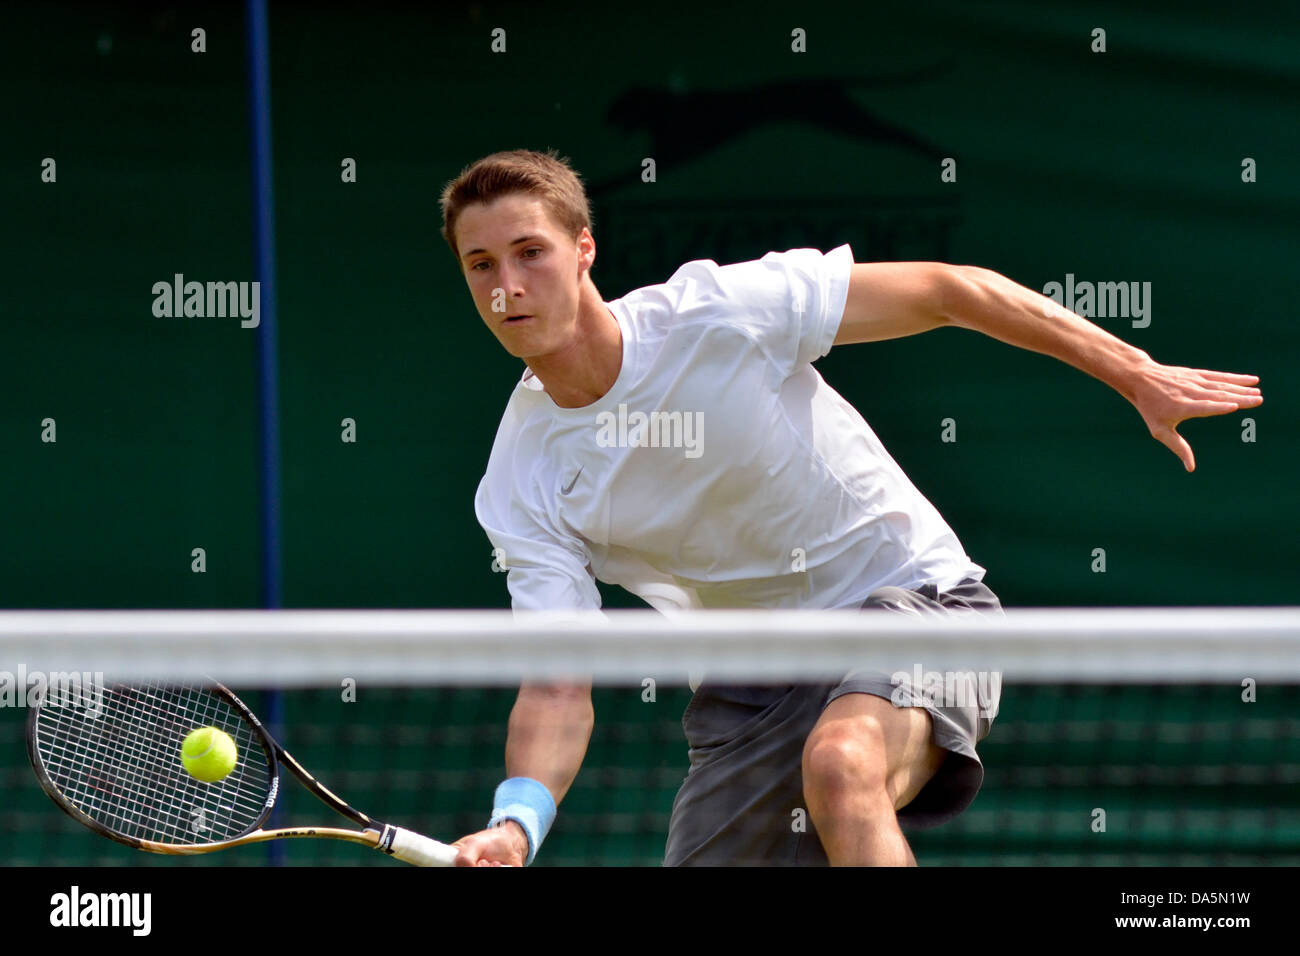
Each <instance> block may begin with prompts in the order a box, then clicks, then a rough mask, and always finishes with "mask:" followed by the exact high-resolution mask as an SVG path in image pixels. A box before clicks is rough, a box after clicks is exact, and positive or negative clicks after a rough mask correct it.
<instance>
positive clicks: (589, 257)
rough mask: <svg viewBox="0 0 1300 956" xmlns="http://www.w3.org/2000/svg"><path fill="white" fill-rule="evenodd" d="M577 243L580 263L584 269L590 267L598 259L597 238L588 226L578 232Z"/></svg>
mask: <svg viewBox="0 0 1300 956" xmlns="http://www.w3.org/2000/svg"><path fill="white" fill-rule="evenodd" d="M577 244H578V264H579V265H580V266H582V267H583V268H584V269H590V268H591V266H592V264H593V263H594V262H595V261H596V238H595V236H593V235H592V234H591V230H590V229H588V228H587V227H586V226H583V227H582V231H581V232H579V233H578V238H577Z"/></svg>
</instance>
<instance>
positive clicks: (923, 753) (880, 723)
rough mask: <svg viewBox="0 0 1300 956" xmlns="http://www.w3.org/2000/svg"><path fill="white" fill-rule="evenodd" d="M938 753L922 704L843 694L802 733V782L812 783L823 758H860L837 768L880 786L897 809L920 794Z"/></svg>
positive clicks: (940, 750) (939, 760) (820, 771)
mask: <svg viewBox="0 0 1300 956" xmlns="http://www.w3.org/2000/svg"><path fill="white" fill-rule="evenodd" d="M944 756H945V751H944V750H943V748H941V747H939V746H938V745H936V744H935V742H934V727H933V718H931V716H930V715H929V713H927V712H926V710H925V708H923V707H895V706H894V704H893V703H892V702H891V701H889V700H886V699H885V698H883V697H877V696H876V695H874V694H859V693H849V694H843V695H841V696H839V697H836V698H835V699H834V700H832V701H831V702H830V703H829V704H828V705H826V709H825V710H823V711H822V715H821V717H820V718H819V719H818V721H817V724H816V725H815V726H814V727H813V730H812V733H811V734H809V735H808V741H807V743H805V745H804V767H805V778H806V781H805V785H807V784H808V783H811V784H812V785H813V786H816V785H817V781H818V780H819V779H820V778H822V777H823V776H824V771H825V770H826V769H827V768H826V766H825V764H826V762H827V761H835V760H852V761H855V762H856V761H865V763H864V764H862V765H860V766H853V767H844V768H841V772H843V773H845V775H846V776H849V777H850V778H851V777H853V776H861V777H863V778H865V779H868V780H873V781H876V782H878V783H879V784H881V785H883V786H884V787H885V790H886V792H887V793H888V795H889V798H890V800H891V801H892V803H893V805H894V809H895V810H897V809H900V808H902V807H905V806H907V804H908V803H910V802H911V801H912V799H913V798H914V797H915V796H916V795H917V794H918V793H920V792H921V788H922V787H924V786H925V785H926V783H928V782H929V780H930V778H931V777H933V776H934V774H935V771H937V770H938V769H939V765H940V764H941V763H943V760H944ZM831 769H832V771H833V770H834V769H835V768H831ZM810 771H811V772H810Z"/></svg>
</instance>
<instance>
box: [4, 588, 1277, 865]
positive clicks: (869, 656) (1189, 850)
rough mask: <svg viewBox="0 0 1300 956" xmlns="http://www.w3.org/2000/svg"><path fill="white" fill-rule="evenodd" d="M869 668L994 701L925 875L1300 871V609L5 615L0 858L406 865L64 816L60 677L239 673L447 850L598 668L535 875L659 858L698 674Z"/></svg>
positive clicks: (64, 683)
mask: <svg viewBox="0 0 1300 956" xmlns="http://www.w3.org/2000/svg"><path fill="white" fill-rule="evenodd" d="M863 668H868V669H872V670H876V671H880V672H882V673H884V674H899V673H902V674H906V675H908V676H909V677H911V678H912V680H913V683H914V684H915V685H917V686H926V687H930V688H932V689H934V690H936V691H939V692H942V693H945V694H951V693H953V692H955V693H957V694H958V695H960V694H961V693H962V692H963V687H969V689H970V691H971V693H972V694H973V695H974V696H973V697H972V698H971V699H972V700H980V701H981V702H984V699H983V696H981V694H982V690H988V689H989V688H990V687H992V688H995V689H998V690H1000V699H999V700H998V701H997V703H996V706H995V719H994V722H993V726H992V731H991V732H990V734H989V735H988V736H987V737H986V738H985V739H984V740H983V741H982V742H981V743H980V745H979V752H980V756H981V758H982V759H983V762H984V766H985V779H984V784H983V788H982V790H981V791H980V794H979V796H978V797H977V798H976V800H975V802H974V804H973V805H972V806H971V807H970V808H968V809H967V810H966V811H965V812H964V813H962V814H961V815H960V816H958V817H956V818H955V819H953V820H952V821H950V822H948V823H946V824H943V825H941V826H939V827H936V828H934V829H928V830H919V831H909V832H908V839H909V841H910V842H911V845H912V847H913V850H914V852H915V854H916V856H917V859H918V861H919V862H920V863H921V864H922V865H1026V864H1029V865H1207V864H1208V865H1224V864H1227V865H1247V864H1249V865H1296V864H1300V787H1297V784H1300V609H1295V608H1246V609H1208V608H1206V609H1105V610H1095V609H1053V610H1014V609H1013V610H1010V611H1008V612H1007V614H1006V616H1005V617H984V616H975V615H970V616H967V617H964V618H953V617H948V618H933V619H931V618H913V617H908V616H905V615H901V614H888V615H887V614H856V613H851V612H823V613H798V612H776V611H772V612H758V613H755V612H738V611H718V612H700V613H696V614H691V615H687V616H683V617H680V618H676V619H668V618H665V617H663V616H661V615H658V614H656V613H654V612H633V611H615V612H610V614H609V619H608V620H607V621H598V620H592V619H589V618H583V619H574V618H573V617H571V616H565V615H539V616H534V617H528V618H520V619H516V618H514V617H512V616H511V615H510V614H509V613H503V612H488V611H427V612H411V611H278V612H260V611H185V612H171V611H167V612H148V611H145V612H6V613H0V789H2V790H3V794H4V799H3V801H2V802H0V863H2V864H6V865H61V864H64V865H83V864H89V865H135V864H141V865H143V864H154V865H167V866H175V865H219V864H240V865H250V864H251V865H260V864H264V863H266V862H267V861H268V859H274V860H277V861H282V862H286V863H290V864H303V865H376V864H378V865H391V864H390V863H388V862H387V861H385V860H384V859H383V858H382V857H381V856H379V855H378V854H373V853H365V852H364V851H362V850H361V849H359V848H357V847H355V846H352V845H348V844H343V843H336V842H334V841H324V840H295V841H280V842H279V843H277V844H275V846H276V847H277V849H275V850H270V849H268V847H269V846H271V845H270V844H259V845H253V846H244V847H238V848H234V849H230V850H227V851H224V852H222V853H218V854H211V855H207V856H201V857H193V858H175V857H161V856H153V855H151V854H147V853H141V852H137V851H134V850H131V849H129V848H127V847H124V846H120V845H118V844H115V843H112V842H111V841H108V840H105V839H102V838H100V837H97V836H95V835H93V834H91V833H90V832H89V831H87V830H85V829H83V828H82V827H80V826H79V825H78V824H77V823H75V822H74V821H73V820H71V819H69V818H68V817H66V816H64V815H63V814H61V813H59V812H58V810H57V809H56V808H55V806H54V805H53V804H52V803H51V802H50V801H49V799H48V798H47V797H46V796H45V794H44V793H43V792H42V791H41V789H40V787H39V786H38V784H37V781H36V778H35V775H34V773H33V771H32V769H31V766H30V764H29V761H28V758H27V755H26V748H25V734H24V727H25V719H26V716H27V713H26V708H25V706H24V704H25V703H28V702H29V697H30V693H31V691H32V689H33V688H35V687H38V686H46V687H47V688H48V690H49V693H51V694H53V693H54V692H55V689H56V688H57V687H63V689H64V690H65V691H67V690H68V689H69V688H70V687H71V686H72V685H73V684H74V683H76V684H77V687H76V688H75V689H74V690H75V692H76V693H81V694H86V693H88V691H87V688H93V687H94V686H96V685H97V682H98V681H99V680H103V681H104V682H107V683H113V682H116V681H123V682H134V681H139V680H146V679H166V680H191V679H195V678H196V677H210V678H213V679H216V680H219V681H221V682H222V683H224V684H226V685H227V686H229V687H231V688H232V689H233V690H234V691H235V692H236V693H237V694H239V695H240V697H242V698H243V699H244V700H245V701H246V702H247V703H248V704H249V705H250V707H251V709H252V710H253V711H254V712H255V713H259V714H260V715H262V716H263V718H264V719H266V720H267V722H268V724H269V725H270V729H271V732H272V734H273V735H274V736H275V737H276V738H277V739H278V740H279V741H280V742H281V743H282V744H283V745H284V747H285V748H286V749H287V750H288V751H289V752H290V753H291V754H293V755H294V756H295V757H296V758H297V759H298V761H299V762H300V763H302V764H303V765H304V766H305V767H306V768H307V769H308V770H309V771H311V772H312V773H313V774H314V775H315V776H317V777H318V778H319V779H320V781H321V782H322V783H323V784H324V785H325V786H327V787H328V788H330V789H331V790H333V791H335V792H336V793H338V794H339V795H341V796H343V797H344V798H345V799H346V800H347V801H348V802H350V803H352V804H353V805H354V806H356V807H358V808H360V809H362V810H364V811H365V812H366V813H369V814H372V815H374V816H376V817H379V818H381V819H386V820H391V821H393V822H395V823H399V824H401V825H403V826H406V827H409V828H411V829H415V830H418V831H420V832H423V833H426V834H429V835H430V836H433V837H435V838H437V839H440V840H444V841H448V842H450V841H451V840H454V839H456V838H458V837H459V836H462V835H464V834H466V833H469V832H472V831H475V830H478V829H480V828H482V826H483V825H484V823H485V822H486V816H487V813H488V811H489V809H490V803H491V799H492V791H493V789H494V787H495V785H496V784H497V783H498V782H499V781H500V779H501V778H502V776H503V774H504V765H503V754H504V746H505V739H506V722H507V718H508V716H509V713H510V709H511V706H512V704H513V701H514V697H515V687H516V686H517V685H518V683H519V681H520V680H521V679H524V678H527V679H533V680H546V679H556V678H562V677H565V676H574V675H580V674H590V675H592V676H593V677H594V680H595V683H596V685H597V686H596V688H595V691H594V694H593V697H594V703H595V711H596V724H595V730H594V733H593V735H592V741H591V745H590V747H589V749H588V754H587V758H586V761H585V763H584V765H583V769H582V771H581V773H580V774H579V776H578V778H577V780H576V781H575V783H574V786H573V787H572V789H571V790H570V792H569V794H568V796H567V797H566V799H565V800H564V802H563V804H562V806H561V808H560V814H559V817H558V818H557V821H556V825H555V828H554V830H553V831H552V833H551V835H550V837H549V838H548V840H547V842H546V845H545V847H544V848H543V850H542V852H541V853H540V854H539V856H538V859H537V862H536V863H535V865H539V866H547V865H658V864H659V863H660V862H661V861H662V859H663V853H664V842H665V837H666V834H667V829H668V820H669V814H670V811H671V808H672V803H673V797H674V795H675V793H676V790H677V788H678V787H679V786H680V784H681V782H682V779H683V777H684V775H685V773H686V770H687V766H688V758H687V749H686V744H685V742H684V740H683V735H682V728H681V718H682V714H683V711H684V709H685V707H686V705H687V703H688V702H689V700H690V698H691V690H690V687H689V684H690V683H691V682H692V680H695V681H698V679H699V678H700V677H701V676H703V677H704V678H705V680H706V682H707V683H708V684H710V685H716V684H724V683H725V684H736V683H754V684H775V685H788V684H792V683H802V682H820V681H824V680H828V679H835V678H837V677H838V676H839V675H842V674H843V673H845V672H846V671H848V670H855V669H863ZM967 674H969V675H973V676H972V677H971V678H970V680H969V682H968V683H963V680H965V678H958V679H956V680H955V681H954V679H953V676H954V675H967ZM101 675H102V676H101ZM83 681H84V683H81V682H83ZM282 789H283V795H282V798H281V807H282V813H281V815H280V817H279V825H282V826H295V825H302V826H307V825H313V824H317V825H319V824H321V823H323V822H326V821H328V820H329V818H330V816H331V814H330V812H329V811H328V810H327V809H324V808H323V807H322V805H321V804H320V803H319V802H318V801H317V800H316V799H315V798H314V797H313V796H312V795H311V794H309V793H308V792H306V791H305V790H303V789H302V788H300V787H297V786H294V785H292V784H286V785H285V786H284V787H283V788H282ZM272 853H274V854H277V855H276V856H274V857H272V856H270V854H272Z"/></svg>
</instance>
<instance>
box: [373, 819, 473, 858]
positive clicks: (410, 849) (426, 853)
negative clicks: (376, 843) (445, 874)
mask: <svg viewBox="0 0 1300 956" xmlns="http://www.w3.org/2000/svg"><path fill="white" fill-rule="evenodd" d="M390 830H391V831H392V832H391V834H384V837H385V841H384V842H385V843H386V844H387V845H386V846H384V845H383V844H381V847H383V848H384V850H385V852H387V853H388V854H389V855H390V856H394V857H396V858H397V859H399V860H401V861H402V862H403V863H410V864H412V865H413V866H452V865H453V864H455V862H456V855H457V854H458V853H460V850H458V849H456V847H454V846H448V845H447V844H445V843H439V842H438V841H437V840H430V839H429V838H428V837H427V836H421V835H420V834H418V833H414V832H412V831H410V830H403V829H402V828H401V827H394V826H391V825H390Z"/></svg>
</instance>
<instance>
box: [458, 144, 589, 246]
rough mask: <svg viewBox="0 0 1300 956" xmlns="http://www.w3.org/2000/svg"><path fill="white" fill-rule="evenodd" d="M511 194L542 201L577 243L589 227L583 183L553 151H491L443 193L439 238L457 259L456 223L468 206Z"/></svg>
mask: <svg viewBox="0 0 1300 956" xmlns="http://www.w3.org/2000/svg"><path fill="white" fill-rule="evenodd" d="M511 193H529V194H531V195H533V196H536V198H538V199H540V200H541V201H542V204H543V205H544V206H545V207H546V211H547V213H548V214H549V215H550V217H551V219H553V220H554V221H555V222H556V223H557V224H558V225H559V226H560V228H562V229H563V230H564V231H565V232H566V233H568V234H569V235H570V236H571V237H573V238H574V239H576V238H577V237H578V233H580V232H582V229H583V227H584V226H585V227H586V228H588V229H590V228H591V205H590V203H588V201H587V191H586V190H585V189H584V188H583V186H582V180H581V179H580V178H579V176H578V174H577V173H575V172H574V171H573V169H572V167H570V166H569V161H568V159H567V158H565V157H562V156H560V155H558V154H557V153H556V152H555V150H553V149H551V150H547V151H546V152H545V153H539V152H536V151H534V150H531V149H511V150H507V151H505V152H501V153H493V154H492V155H491V156H484V157H483V158H482V159H480V160H477V161H476V162H474V163H471V164H470V165H469V166H466V167H465V168H464V169H463V170H461V173H460V175H459V176H457V177H456V178H455V179H453V180H452V181H451V182H449V183H447V185H446V186H445V187H444V188H443V190H442V199H441V204H442V237H443V238H444V239H446V240H447V245H449V246H451V252H452V255H454V256H455V257H456V259H457V261H459V260H460V249H459V248H457V246H456V220H457V219H458V218H459V217H460V213H461V210H463V209H464V208H465V207H466V206H468V205H469V204H470V203H476V202H478V203H484V204H487V203H490V202H492V201H493V200H494V199H499V198H501V197H502V196H507V195H509V194H511Z"/></svg>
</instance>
